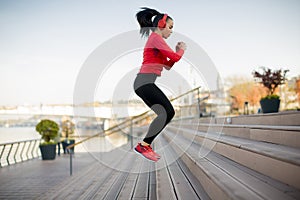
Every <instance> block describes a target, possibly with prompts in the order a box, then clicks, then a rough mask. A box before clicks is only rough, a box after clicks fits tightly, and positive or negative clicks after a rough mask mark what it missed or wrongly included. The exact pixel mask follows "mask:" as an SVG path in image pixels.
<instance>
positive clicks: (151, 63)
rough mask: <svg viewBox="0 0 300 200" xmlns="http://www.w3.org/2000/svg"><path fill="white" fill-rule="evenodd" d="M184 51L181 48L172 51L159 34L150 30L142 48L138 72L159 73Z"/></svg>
mask: <svg viewBox="0 0 300 200" xmlns="http://www.w3.org/2000/svg"><path fill="white" fill-rule="evenodd" d="M183 53H184V50H183V49H179V50H178V51H177V52H174V51H173V50H172V49H171V48H170V47H169V46H168V45H167V43H166V42H165V40H164V39H163V38H162V36H160V35H159V34H157V33H155V32H152V33H151V34H150V36H149V38H148V41H147V43H146V45H145V48H144V55H143V58H144V59H143V64H142V66H141V69H140V73H142V74H149V73H154V74H157V75H158V76H160V75H161V71H162V70H163V68H166V69H167V70H169V69H171V67H172V66H173V65H174V63H175V62H177V61H179V60H180V59H181V57H182V55H183Z"/></svg>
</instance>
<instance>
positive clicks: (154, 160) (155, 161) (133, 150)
mask: <svg viewBox="0 0 300 200" xmlns="http://www.w3.org/2000/svg"><path fill="white" fill-rule="evenodd" d="M133 151H134V152H135V153H136V154H138V155H140V156H141V157H142V158H144V159H146V160H148V161H151V162H154V163H155V162H157V161H159V158H158V159H157V160H156V161H155V160H151V159H149V158H147V157H146V156H144V155H143V154H141V153H140V152H138V151H137V150H136V149H135V148H133Z"/></svg>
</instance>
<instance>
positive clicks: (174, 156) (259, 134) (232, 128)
mask: <svg viewBox="0 0 300 200" xmlns="http://www.w3.org/2000/svg"><path fill="white" fill-rule="evenodd" d="M137 130H138V131H140V130H141V129H140V128H138V129H137ZM144 130H146V129H144ZM135 142H136V141H135ZM135 142H134V144H135ZM154 149H155V150H156V151H157V152H158V153H159V154H160V155H161V156H162V158H161V159H160V161H159V162H157V163H153V162H149V161H147V160H145V159H143V158H141V157H140V156H137V155H136V154H135V153H134V152H133V151H132V149H131V147H130V146H129V144H128V145H125V146H122V147H120V148H118V149H115V150H113V151H111V152H108V153H99V154H97V158H96V160H95V163H94V164H93V165H91V166H90V167H89V168H88V169H87V170H85V171H82V172H81V173H77V174H75V175H74V176H72V177H70V178H69V179H67V180H65V181H64V182H62V183H61V184H59V185H57V186H55V187H54V188H50V189H49V192H48V193H47V194H43V195H41V196H40V197H39V199H163V200H164V199H182V200H190V199H217V200H219V199H222V200H223V199H239V200H240V199H251V200H253V199H271V200H276V199H280V200H282V199H284V200H288V199H300V112H286V113H276V114H265V115H262V114H261V115H249V116H239V117H231V118H227V117H226V118H213V119H210V118H200V119H185V120H174V121H173V122H172V123H171V124H169V125H168V127H167V128H166V129H165V130H164V131H163V132H162V134H160V135H159V136H158V138H157V139H156V140H155V142H154Z"/></svg>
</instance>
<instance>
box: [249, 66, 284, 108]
mask: <svg viewBox="0 0 300 200" xmlns="http://www.w3.org/2000/svg"><path fill="white" fill-rule="evenodd" d="M288 71H289V70H282V69H279V70H271V69H269V68H266V67H261V68H260V70H258V71H254V72H253V76H254V78H255V79H256V80H258V82H259V83H261V84H263V86H264V87H265V88H266V89H267V93H268V94H267V96H265V97H263V98H262V99H261V100H260V105H261V109H262V111H263V113H273V112H278V110H279V105H280V97H279V96H278V95H277V94H275V93H276V89H277V87H278V86H279V85H282V84H284V82H285V80H286V73H287V72H288Z"/></svg>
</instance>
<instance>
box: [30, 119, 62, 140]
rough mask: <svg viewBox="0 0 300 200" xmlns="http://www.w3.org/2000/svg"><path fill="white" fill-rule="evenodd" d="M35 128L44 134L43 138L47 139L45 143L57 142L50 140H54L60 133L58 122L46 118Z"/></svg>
mask: <svg viewBox="0 0 300 200" xmlns="http://www.w3.org/2000/svg"><path fill="white" fill-rule="evenodd" d="M35 130H36V131H37V132H38V133H40V135H41V136H42V139H43V140H44V141H45V142H44V143H43V144H44V145H47V144H53V143H54V144H55V142H52V141H50V140H53V139H54V138H55V137H57V135H58V131H59V126H58V124H57V123H56V122H54V121H52V120H48V119H44V120H42V121H40V122H39V123H38V124H37V125H36V127H35Z"/></svg>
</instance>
